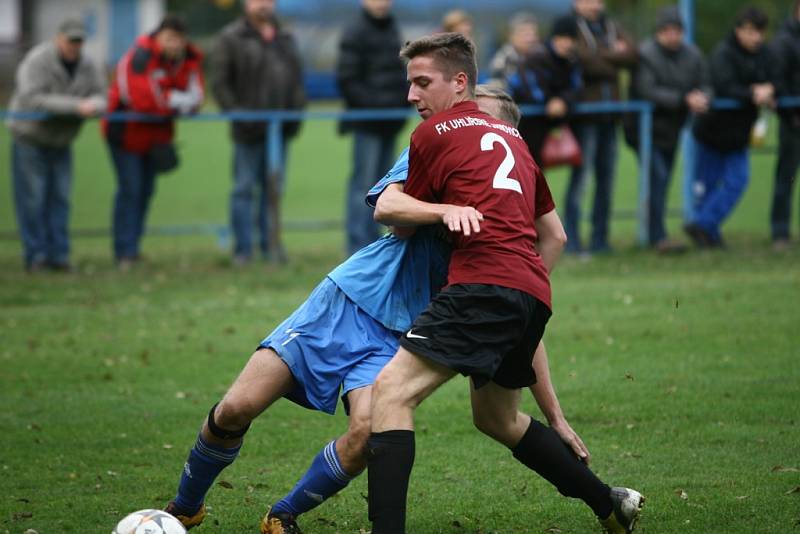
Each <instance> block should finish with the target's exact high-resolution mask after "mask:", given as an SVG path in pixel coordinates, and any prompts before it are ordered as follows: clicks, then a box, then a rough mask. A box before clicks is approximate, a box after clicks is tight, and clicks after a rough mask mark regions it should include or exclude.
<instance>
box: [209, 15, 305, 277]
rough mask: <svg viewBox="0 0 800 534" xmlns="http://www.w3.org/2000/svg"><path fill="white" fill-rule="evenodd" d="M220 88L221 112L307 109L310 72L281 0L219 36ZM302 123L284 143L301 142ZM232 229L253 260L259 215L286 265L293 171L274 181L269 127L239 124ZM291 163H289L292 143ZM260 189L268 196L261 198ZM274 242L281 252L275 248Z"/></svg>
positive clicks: (242, 258)
mask: <svg viewBox="0 0 800 534" xmlns="http://www.w3.org/2000/svg"><path fill="white" fill-rule="evenodd" d="M211 76H212V90H213V92H214V96H215V97H216V99H217V102H218V103H219V105H220V107H221V108H222V109H223V110H225V111H233V110H238V111H242V110H248V111H253V110H271V109H272V110H275V109H302V108H303V107H305V103H306V97H305V90H304V88H303V67H302V64H301V61H300V55H299V53H298V50H297V44H296V42H295V39H294V37H293V36H292V34H290V33H289V32H288V31H287V30H285V29H284V28H283V26H282V25H281V23H280V22H279V21H278V19H277V18H276V17H275V0H244V16H243V17H241V18H240V19H238V20H236V21H234V22H232V23H230V24H228V25H227V26H225V28H223V29H222V32H221V33H220V35H219V39H218V41H217V45H216V48H215V50H214V53H213V55H212V64H211ZM298 128H299V123H297V122H287V123H284V129H283V133H284V141H288V140H289V139H290V138H291V137H293V136H294V135H295V134H296V133H297V131H298ZM231 133H232V136H233V141H234V160H233V193H232V194H231V226H232V227H233V234H234V238H235V243H234V249H233V255H234V263H235V264H244V263H247V262H248V261H250V259H251V258H252V253H253V252H252V249H253V239H252V234H253V210H254V208H255V209H256V211H257V213H258V215H257V217H256V221H257V224H258V229H259V233H260V236H259V237H260V242H259V245H260V249H261V254H262V255H263V256H264V257H265V258H271V259H277V260H278V261H283V260H284V259H285V253H284V251H283V249H282V248H281V247H279V246H278V243H277V242H278V236H277V223H278V220H279V213H278V211H279V198H280V195H281V192H282V190H283V186H284V181H285V180H284V176H285V174H286V173H285V172H282V173H281V174H280V176H277V177H275V176H272V177H271V176H269V175H268V170H269V162H268V161H267V157H266V151H265V143H266V139H267V130H266V123H263V122H234V123H233V125H232V132H231ZM283 148H284V151H283V155H284V158H282V159H283V161H284V162H285V161H286V158H285V155H286V150H285V148H286V143H284V147H283ZM256 190H258V191H259V192H260V194H259V195H258V196H256ZM270 243H272V244H273V245H275V246H277V247H278V249H277V250H270Z"/></svg>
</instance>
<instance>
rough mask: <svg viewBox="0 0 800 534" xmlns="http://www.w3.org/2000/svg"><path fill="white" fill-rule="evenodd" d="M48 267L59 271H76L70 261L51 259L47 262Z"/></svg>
mask: <svg viewBox="0 0 800 534" xmlns="http://www.w3.org/2000/svg"><path fill="white" fill-rule="evenodd" d="M47 268H48V269H50V270H51V271H55V272H57V273H74V272H75V268H74V267H73V266H72V264H71V263H70V262H68V261H50V262H47Z"/></svg>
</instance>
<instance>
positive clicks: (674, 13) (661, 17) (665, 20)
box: [656, 7, 683, 31]
mask: <svg viewBox="0 0 800 534" xmlns="http://www.w3.org/2000/svg"><path fill="white" fill-rule="evenodd" d="M667 26H673V27H676V28H680V29H683V19H682V18H681V14H680V12H679V11H678V8H677V7H665V8H664V9H662V10H661V11H659V12H658V17H657V18H656V30H657V31H660V30H663V29H664V28H666V27H667Z"/></svg>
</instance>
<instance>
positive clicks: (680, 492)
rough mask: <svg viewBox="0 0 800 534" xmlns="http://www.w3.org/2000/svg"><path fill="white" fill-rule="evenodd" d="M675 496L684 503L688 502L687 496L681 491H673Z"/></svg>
mask: <svg viewBox="0 0 800 534" xmlns="http://www.w3.org/2000/svg"><path fill="white" fill-rule="evenodd" d="M675 495H677V496H678V497H680V498H681V499H683V500H684V501H688V500H689V495H688V494H687V493H686V492H685V491H683V490H682V489H679V490H675Z"/></svg>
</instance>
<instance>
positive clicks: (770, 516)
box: [0, 122, 800, 534]
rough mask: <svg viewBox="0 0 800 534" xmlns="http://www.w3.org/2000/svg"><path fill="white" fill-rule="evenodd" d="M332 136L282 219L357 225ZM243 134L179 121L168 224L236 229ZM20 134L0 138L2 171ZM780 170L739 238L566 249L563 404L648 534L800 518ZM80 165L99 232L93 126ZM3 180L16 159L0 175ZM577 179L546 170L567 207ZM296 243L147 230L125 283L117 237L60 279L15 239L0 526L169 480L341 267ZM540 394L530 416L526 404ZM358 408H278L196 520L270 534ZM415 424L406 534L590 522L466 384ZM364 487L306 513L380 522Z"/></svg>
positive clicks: (631, 182) (625, 193)
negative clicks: (267, 259) (273, 343)
mask: <svg viewBox="0 0 800 534" xmlns="http://www.w3.org/2000/svg"><path fill="white" fill-rule="evenodd" d="M334 128H335V126H334V124H333V123H330V122H327V123H319V124H307V125H306V127H305V129H304V132H303V134H302V136H301V138H300V139H299V140H298V142H297V143H296V145H295V146H294V147H293V149H292V154H291V162H290V165H291V167H290V177H289V187H288V191H287V196H286V208H285V220H287V221H302V220H308V219H313V220H322V221H328V220H341V218H342V207H343V204H344V200H343V192H344V186H345V181H346V177H347V175H348V173H349V160H348V154H349V152H348V151H349V140H348V139H346V138H339V137H337V136H336V135H335V129H334ZM226 135H227V133H226V129H225V127H224V126H223V125H220V124H206V123H196V124H194V123H193V124H184V125H182V126H181V139H182V146H183V156H184V166H183V167H182V168H181V170H180V171H179V172H178V173H176V174H175V175H173V176H170V177H167V178H164V179H163V180H161V181H160V182H159V192H158V194H157V197H156V199H155V202H154V205H153V212H152V217H151V222H152V223H153V224H155V225H173V224H186V223H205V222H212V223H219V224H224V222H225V220H226V217H227V207H226V206H227V198H228V193H229V186H230V172H229V167H230V163H229V156H230V146H229V143H228V140H227V136H226ZM7 145H8V134H7V132H6V131H5V130H0V169H8V161H7V155H8V146H7ZM773 163H774V162H773V158H772V157H770V156H763V155H758V156H754V158H753V171H754V172H753V179H752V184H751V187H750V190H749V191H748V193H747V195H746V197H745V199H744V201H743V203H742V205H741V206H740V207H739V209H738V210H737V212H736V214H735V215H734V217H733V219H732V220H731V221H730V223H729V224H728V225H727V226H726V230H727V234H728V236H729V241H730V242H731V249H730V250H729V251H726V252H715V253H691V254H688V255H686V256H683V257H674V258H661V257H656V256H653V255H651V254H649V253H646V252H643V251H640V250H637V249H636V248H635V247H633V242H634V239H633V235H634V224H633V222H632V221H629V220H615V222H614V226H613V234H614V244H615V245H616V247H617V248H618V249H619V252H618V253H617V254H616V255H614V256H611V257H603V258H595V259H593V260H592V261H590V262H583V261H579V260H577V259H573V258H566V259H565V260H564V261H563V262H562V264H561V265H560V266H559V269H558V270H557V271H556V272H555V274H554V278H553V285H554V293H555V306H556V309H555V315H554V317H553V320H552V321H551V323H550V325H549V327H548V332H547V342H548V345H549V348H550V353H551V355H550V358H551V366H552V370H553V376H554V381H555V383H556V386H557V388H558V392H559V395H560V398H561V401H562V405H563V407H564V409H565V411H566V413H567V416H568V418H569V420H570V422H571V423H572V424H573V426H574V427H575V428H576V430H577V431H578V432H579V433H580V434H581V436H582V437H583V438H584V440H585V441H586V443H587V444H588V446H589V448H590V450H591V452H592V454H593V464H592V466H593V468H594V469H595V470H596V472H597V473H598V474H599V475H600V476H601V477H602V478H603V479H604V480H607V481H608V482H610V483H613V484H621V485H629V486H632V487H636V488H638V489H640V490H642V491H643V492H644V493H645V494H646V495H647V497H648V503H647V506H646V508H645V512H644V516H643V520H642V523H641V531H642V532H653V533H655V532H658V533H683V532H713V533H717V532H724V533H727V532H741V533H751V532H793V531H796V530H797V529H798V528H800V527H798V522H799V521H800V492H798V491H795V492H794V493H791V491H792V490H793V489H795V488H797V487H798V486H800V472H798V469H800V428H799V427H800V416H798V413H800V412H798V406H800V367H799V366H798V356H800V351H799V350H798V346H800V330H798V317H800V315H799V314H798V311H797V303H798V302H800V269H798V267H797V266H798V264H799V263H798V262H800V251H798V250H797V249H796V248H795V249H794V250H791V251H789V252H786V253H783V254H776V253H773V252H772V251H771V250H770V248H769V244H768V242H767V239H766V235H767V223H766V220H767V213H768V198H769V195H770V192H771V183H772V178H771V176H772V165H773ZM76 167H77V172H76V183H75V189H74V210H73V217H72V226H73V228H74V229H85V228H105V227H107V226H108V221H109V219H110V206H111V203H110V202H111V196H112V194H113V182H114V179H113V175H112V174H111V173H110V168H109V163H108V156H107V153H106V150H105V147H104V146H103V145H102V143H100V142H99V140H98V135H97V130H96V128H95V126H93V125H89V126H88V127H87V128H86V130H85V132H84V133H83V135H82V136H81V138H80V140H79V141H78V144H77V146H76ZM8 180H9V179H8V174H7V173H5V172H4V173H2V174H0V182H2V183H0V190H3V191H6V192H8V191H10V186H9V184H8ZM565 181H566V175H565V173H564V172H563V171H561V172H556V173H552V175H551V176H550V182H551V185H552V188H553V190H554V192H555V195H556V198H557V199H560V198H561V197H562V194H563V189H564V185H565ZM635 185H636V179H635V171H634V165H633V161H632V159H631V157H630V154H628V153H627V152H626V153H624V155H623V158H622V161H621V169H620V172H619V176H618V180H617V196H616V201H617V206H618V208H619V209H632V208H633V206H634V205H635V194H636V193H635ZM674 189H675V191H673V193H674V194H675V199H676V200H677V199H678V198H679V192H678V191H677V189H678V188H677V187H675V188H674ZM673 205H678V203H677V201H676V202H674V203H673ZM12 208H13V206H12V205H11V201H10V199H9V196H8V195H7V194H4V195H2V196H0V230H2V231H8V230H12V229H13V228H14V224H13V210H12ZM670 223H671V228H672V229H673V232H674V233H675V234H676V235H677V234H678V231H677V230H678V228H677V225H678V224H679V222H678V221H677V220H672V221H670ZM795 228H796V226H795ZM286 241H287V245H288V247H289V251H290V254H291V261H290V263H289V264H288V265H287V266H285V267H274V266H270V265H265V264H254V265H252V266H249V267H247V268H245V269H242V270H231V269H230V268H229V267H228V265H227V261H226V260H227V252H226V251H225V250H222V249H220V248H219V247H218V245H217V242H216V239H215V238H214V237H213V236H186V237H149V238H147V239H146V241H145V244H144V250H145V253H146V254H147V256H148V257H149V258H150V260H149V261H148V263H147V264H146V265H144V266H143V267H142V268H141V269H137V270H136V271H134V272H132V273H129V274H127V275H122V274H120V273H117V272H116V271H115V270H114V269H113V266H112V263H111V259H110V245H109V242H108V239H107V238H80V239H76V240H75V242H74V259H75V260H76V263H77V264H78V266H79V270H78V272H77V273H76V274H72V275H62V276H58V275H49V274H44V275H37V276H30V275H26V274H24V273H22V272H21V269H20V260H19V244H18V243H17V242H15V241H8V240H6V241H0V341H2V343H1V344H0V477H2V478H0V480H1V481H2V482H0V488H2V491H1V492H0V532H9V533H22V532H25V531H26V530H27V529H35V530H36V531H38V532H39V533H50V532H59V533H60V532H76V533H78V532H108V531H110V530H111V528H112V527H113V525H114V524H115V523H116V521H117V520H118V519H119V518H120V517H122V516H123V515H125V514H126V513H127V512H130V511H132V510H135V509H139V508H149V507H160V506H162V505H163V504H164V503H165V502H166V501H167V500H168V499H170V498H171V497H172V496H173V492H174V489H175V485H176V483H177V478H178V476H179V473H180V469H181V466H182V464H183V460H184V458H185V455H186V452H187V450H188V448H189V447H190V446H191V444H192V441H193V439H194V437H195V434H196V431H197V428H198V426H199V424H200V422H201V420H202V418H203V416H204V414H205V413H206V412H207V410H208V408H209V407H210V405H211V404H213V403H214V402H215V401H216V400H218V398H219V397H220V395H222V394H223V393H224V391H225V389H226V387H227V385H228V384H229V383H230V382H231V381H232V380H233V379H234V378H235V376H236V374H237V372H238V371H239V369H240V368H241V366H242V364H243V363H244V361H245V360H246V358H247V357H248V356H249V354H250V352H251V351H252V349H253V347H254V346H255V345H256V343H257V342H258V341H259V340H260V339H261V338H262V336H263V335H264V334H265V333H267V332H268V331H270V330H271V329H272V328H273V327H274V326H275V325H276V324H277V323H278V322H279V321H280V320H282V319H283V318H284V317H285V316H286V315H287V314H289V313H290V312H291V311H292V310H293V309H294V308H295V307H296V306H297V305H298V304H299V303H301V302H302V301H303V300H304V299H305V297H306V296H307V294H308V293H309V291H310V290H311V288H312V287H313V286H314V285H315V284H316V283H317V281H319V280H320V279H321V278H322V277H323V276H324V275H325V273H326V272H327V271H328V270H329V269H330V268H331V267H332V266H334V265H335V264H337V263H338V262H339V261H341V259H342V252H341V250H342V242H343V241H342V235H341V229H340V228H338V227H333V228H330V229H329V231H322V232H315V233H309V232H305V233H304V232H289V233H287V234H286ZM525 409H526V410H528V411H531V412H533V413H535V406H534V404H533V402H532V400H531V399H528V398H526V399H525ZM345 423H346V421H345V418H344V416H343V415H342V414H341V413H340V414H338V415H337V416H335V417H328V416H325V415H321V414H316V413H313V412H309V411H307V410H303V409H301V408H298V407H296V406H294V405H292V404H290V403H287V402H279V403H278V404H276V405H275V406H274V407H273V408H271V409H270V410H269V411H268V413H267V414H265V415H264V416H262V417H261V418H260V419H259V420H258V421H257V422H256V424H255V425H254V426H253V428H252V430H251V432H250V434H249V435H248V440H247V444H246V446H245V448H244V449H243V452H242V455H241V457H240V458H239V460H238V461H237V462H236V464H235V465H234V466H233V467H231V468H230V469H228V470H227V471H226V472H224V473H223V475H222V477H221V480H224V481H226V482H229V483H230V485H231V486H232V489H228V488H225V487H222V486H217V487H215V488H214V489H213V491H212V493H211V494H210V496H209V500H208V504H209V505H210V507H211V508H212V510H211V513H210V515H209V519H208V524H207V525H206V526H204V527H202V528H201V529H200V530H199V532H204V531H205V532H253V531H254V530H255V525H256V524H257V522H258V520H259V518H260V516H261V514H262V513H263V511H264V509H265V507H266V506H267V505H268V504H269V503H271V502H274V501H275V500H276V499H278V498H280V497H281V496H282V495H283V494H284V493H285V492H286V491H287V490H288V489H289V488H290V487H291V486H292V485H293V483H294V482H295V480H296V478H297V477H299V476H300V475H301V474H302V472H303V471H304V470H305V468H306V466H307V464H308V462H309V461H310V459H311V456H312V455H313V454H315V453H316V452H317V451H318V450H319V448H320V447H321V446H322V445H323V444H324V443H326V442H327V440H329V439H332V438H334V437H335V436H337V435H338V434H339V433H340V432H342V430H343V429H344V427H345ZM417 424H418V439H417V461H416V466H415V470H414V474H413V478H412V486H411V494H410V501H409V505H410V515H409V532H411V533H423V534H425V533H435V532H444V533H458V532H469V533H476V532H481V533H488V532H502V533H522V532H526V533H527V532H534V533H539V532H542V533H544V532H564V533H567V532H571V533H583V532H592V531H594V530H595V529H596V527H595V523H594V519H593V518H592V516H591V513H590V512H589V510H588V509H587V508H586V507H585V506H583V505H582V504H581V503H579V502H575V501H570V500H567V499H564V498H563V497H561V496H559V495H558V494H557V493H556V492H555V490H553V489H552V488H551V487H549V486H548V485H547V484H546V483H544V482H543V481H542V480H540V479H539V478H538V477H536V476H535V475H533V474H531V473H529V472H527V471H526V470H525V469H523V468H521V466H520V465H519V464H518V463H517V462H516V461H515V460H514V459H513V458H512V457H511V455H510V453H509V452H508V451H507V450H504V448H503V447H501V446H499V445H496V444H495V443H493V442H491V441H489V440H488V439H486V438H483V437H482V436H480V435H479V434H478V433H477V432H476V431H475V430H474V429H473V428H472V425H471V419H470V415H469V412H468V400H467V384H466V382H465V380H464V379H462V378H459V379H456V380H454V381H453V382H452V383H451V384H448V385H447V386H446V387H444V388H443V389H442V390H441V391H439V392H437V393H436V394H435V396H434V397H433V398H431V399H430V400H429V401H428V402H427V403H426V404H424V405H423V406H422V407H421V409H420V410H419V412H418V416H417ZM365 494H366V479H365V477H361V478H360V479H358V480H356V481H355V482H354V483H353V484H352V485H351V487H350V488H348V489H347V490H346V491H344V492H342V493H341V495H340V496H338V497H336V498H334V499H332V500H331V501H329V502H328V503H326V504H325V505H323V506H321V507H320V508H318V509H317V510H315V511H313V512H311V513H309V514H308V515H307V516H305V517H303V518H302V526H304V527H305V530H306V531H307V532H310V533H323V534H324V533H334V532H341V533H356V532H359V529H368V528H369V525H368V522H367V519H366V502H365V500H364V495H365ZM682 496H684V497H685V498H682Z"/></svg>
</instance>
